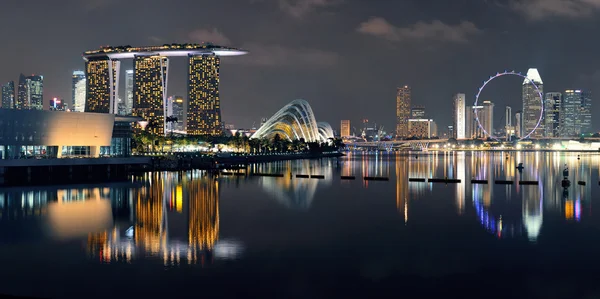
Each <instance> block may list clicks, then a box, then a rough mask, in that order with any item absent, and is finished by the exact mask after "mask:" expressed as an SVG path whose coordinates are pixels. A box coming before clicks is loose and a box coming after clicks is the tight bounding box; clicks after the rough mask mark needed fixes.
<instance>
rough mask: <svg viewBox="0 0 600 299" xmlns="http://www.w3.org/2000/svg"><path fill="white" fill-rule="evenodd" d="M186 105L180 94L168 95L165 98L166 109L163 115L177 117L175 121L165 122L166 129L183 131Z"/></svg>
mask: <svg viewBox="0 0 600 299" xmlns="http://www.w3.org/2000/svg"><path fill="white" fill-rule="evenodd" d="M186 106H187V105H185V101H184V100H183V97H182V96H170V97H169V98H168V99H167V111H166V114H165V115H166V116H167V117H168V116H171V117H175V118H177V121H176V122H170V123H167V129H168V130H169V131H171V130H177V131H183V129H184V128H185V118H186V115H185V114H186V113H185V110H186V109H185V108H186Z"/></svg>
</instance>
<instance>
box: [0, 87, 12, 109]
mask: <svg viewBox="0 0 600 299" xmlns="http://www.w3.org/2000/svg"><path fill="white" fill-rule="evenodd" d="M14 105H15V82H14V81H10V82H8V83H6V84H4V85H2V108H4V109H13V108H14Z"/></svg>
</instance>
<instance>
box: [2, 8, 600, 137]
mask: <svg viewBox="0 0 600 299" xmlns="http://www.w3.org/2000/svg"><path fill="white" fill-rule="evenodd" d="M183 2H185V3H187V6H186V7H188V8H189V9H185V10H182V9H181V7H183V6H185V5H157V4H160V3H165V2H164V1H156V0H150V2H148V7H149V9H150V12H149V13H150V14H156V15H158V14H160V15H163V14H164V13H166V12H168V13H169V14H168V16H167V18H166V19H165V24H175V23H177V22H176V20H179V19H180V18H186V17H187V16H191V15H194V14H192V11H198V9H195V8H198V7H202V10H201V12H200V15H194V18H193V19H195V20H199V19H201V20H202V21H195V22H190V23H189V24H186V25H182V26H180V27H175V26H170V25H167V26H164V24H160V25H159V24H150V25H148V26H147V27H144V28H143V29H142V28H140V27H139V25H135V22H134V21H133V19H135V17H136V16H138V15H141V12H139V11H137V10H135V9H133V8H135V7H136V5H137V4H139V3H140V2H139V1H137V0H134V1H130V2H127V3H123V4H122V6H121V7H120V9H119V10H118V11H117V12H116V14H115V12H112V11H111V10H110V9H109V7H110V6H108V5H107V4H104V3H110V1H109V0H103V1H97V3H99V4H98V5H97V6H90V5H89V4H87V3H72V1H67V0H58V1H55V2H54V3H53V4H52V5H50V4H48V3H41V4H38V5H37V6H36V8H35V9H34V10H26V9H24V8H23V7H22V6H20V5H18V3H17V2H16V1H14V0H8V1H7V3H6V6H7V9H6V10H3V12H0V16H1V17H2V18H0V19H1V20H2V21H0V24H3V26H2V27H4V28H10V27H11V26H10V23H9V20H11V19H12V18H15V17H18V16H22V15H28V16H30V17H31V19H32V20H33V22H32V23H31V24H27V25H26V26H23V27H19V28H17V30H18V32H19V33H16V36H30V35H31V33H32V32H34V30H38V29H37V28H44V34H43V36H42V39H41V40H39V41H35V40H33V39H30V40H23V41H20V40H18V41H17V42H16V44H15V45H16V46H15V47H7V48H4V49H3V50H2V51H3V54H5V55H3V56H4V57H17V59H15V60H14V61H7V62H6V67H4V68H3V69H2V71H1V72H0V80H1V81H0V82H9V81H18V74H19V73H21V72H22V73H25V74H31V73H36V74H43V75H44V76H45V82H44V83H45V86H44V88H45V94H46V95H47V96H48V98H47V99H51V98H53V97H58V98H62V99H65V100H68V99H70V98H71V97H70V94H71V92H72V91H71V88H70V85H71V84H70V82H69V81H70V80H69V77H70V76H71V74H72V72H73V71H74V70H79V69H83V64H82V63H81V60H80V58H81V52H83V51H85V50H87V49H94V48H97V47H98V46H99V45H119V44H136V45H151V44H162V43H172V42H202V41H212V42H214V43H219V42H222V41H225V42H226V43H227V42H228V43H229V44H234V45H239V46H240V47H242V48H244V49H247V50H249V51H250V52H251V53H252V55H250V56H248V57H243V58H241V59H240V60H236V61H230V62H224V63H223V65H222V67H223V69H226V71H225V73H226V75H225V77H224V78H222V81H223V82H226V83H224V84H223V85H222V88H221V93H222V94H221V97H222V101H223V103H222V110H223V116H222V118H223V121H224V122H226V123H234V124H235V125H236V126H237V127H251V125H252V123H253V122H257V120H260V119H261V118H262V117H266V116H265V115H263V114H264V113H263V112H262V109H261V106H269V107H280V106H282V105H283V104H285V103H287V102H289V101H291V100H293V99H296V98H303V99H306V100H308V101H310V102H311V103H314V106H315V107H314V109H315V110H317V111H319V113H320V114H321V115H322V116H323V118H324V120H326V121H328V122H330V123H337V122H339V120H340V119H350V120H352V121H353V122H357V121H359V120H360V119H362V118H368V119H374V120H377V121H378V123H381V124H382V125H384V126H385V127H386V128H388V131H392V130H391V128H392V127H394V126H395V119H394V117H395V116H394V115H393V113H391V111H388V110H387V109H383V108H382V107H387V103H389V96H390V94H392V93H393V92H394V88H396V87H397V86H403V85H404V84H407V85H409V86H411V87H412V88H413V90H414V96H413V101H414V102H419V103H421V104H422V105H424V106H425V107H430V108H432V107H439V108H440V109H442V110H448V111H449V110H450V109H452V103H451V101H450V100H448V98H450V97H451V95H452V94H455V93H457V92H464V93H466V94H467V99H466V100H467V104H470V103H471V102H473V97H474V93H475V91H476V90H477V88H478V87H479V85H480V82H481V80H482V78H486V77H487V76H488V75H489V73H490V72H491V73H494V72H496V71H500V70H503V69H506V68H509V69H516V70H521V71H525V70H527V69H528V68H529V67H532V66H535V67H537V68H538V69H539V70H540V73H541V75H542V76H543V78H544V81H545V83H546V86H548V87H552V88H551V90H550V89H548V91H561V90H562V91H564V90H567V89H574V88H577V89H584V90H590V89H592V88H593V87H594V86H596V85H597V83H598V82H600V76H598V73H600V72H598V70H600V62H596V61H595V60H594V59H593V57H594V54H593V52H592V50H591V49H592V48H593V46H592V47H587V48H586V49H582V50H581V49H580V50H577V51H575V49H563V50H558V49H552V47H544V48H540V47H536V46H535V45H539V44H543V43H544V42H546V41H548V40H549V36H547V35H536V36H531V34H530V33H529V32H525V31H523V30H520V28H522V27H523V26H531V27H532V29H533V30H536V31H537V32H540V31H541V32H552V33H553V35H555V36H554V37H553V40H556V39H558V40H561V39H566V38H569V40H571V39H573V38H577V37H582V38H584V37H585V36H589V34H590V32H591V30H592V29H591V28H595V26H594V24H595V23H596V22H597V21H596V20H594V19H593V18H590V16H593V15H595V14H596V13H598V11H597V10H596V9H595V8H594V7H592V8H590V9H588V10H587V12H588V13H589V14H587V13H586V14H583V15H582V17H581V18H577V17H574V15H573V14H568V13H561V11H560V10H557V11H556V12H555V14H556V15H555V17H554V18H548V17H547V11H546V10H543V9H538V10H537V11H539V15H535V16H534V15H530V14H529V13H528V12H525V11H524V10H520V9H517V8H516V7H512V6H507V5H497V4H495V3H477V4H474V3H468V4H466V3H460V4H453V5H450V4H449V3H445V2H442V1H427V3H417V2H415V3H371V4H369V5H368V6H367V4H365V3H361V2H358V1H325V2H324V3H327V4H321V5H319V4H317V5H310V4H308V5H307V6H304V5H301V4H297V5H296V4H294V5H290V6H279V5H277V4H276V3H271V1H241V2H240V1H236V2H233V1H229V0H226V1H221V2H219V3H210V4H206V5H200V4H196V3H194V2H191V1H183ZM273 2H275V1H273ZM299 2H304V1H299ZM307 2H308V1H307ZM330 2H339V3H335V4H329V3H330ZM501 2H506V1H501ZM530 2H531V3H533V4H532V6H535V5H536V2H534V1H530ZM136 3H137V4H136ZM185 3H182V4H185ZM233 3H235V7H236V8H237V9H236V11H234V12H233V13H231V18H232V19H229V17H227V18H221V17H217V15H219V12H226V11H229V10H228V9H227V8H228V7H231V5H232V4H233ZM103 4H104V5H103ZM431 5H434V6H435V7H436V8H439V9H436V10H435V11H433V12H431V13H430V14H429V15H428V16H424V15H422V14H420V15H419V14H415V12H419V11H431V10H430V9H428V8H427V7H430V6H431ZM585 5H586V4H580V5H579V6H580V7H585ZM50 7H52V8H53V9H54V10H53V11H56V13H55V14H53V16H52V18H50V16H49V15H47V14H46V13H45V12H47V11H48V9H49V8H50ZM159 7H160V9H158V8H159ZM366 7H369V11H370V13H366V12H364V11H365V8H366ZM66 11H71V13H68V14H67V13H66ZM244 11H252V12H253V14H255V15H256V14H260V15H262V16H263V17H261V22H248V21H251V20H253V19H252V16H251V14H247V13H245V12H244ZM391 11H401V12H402V13H401V15H394V14H391V13H390V12H391ZM531 11H535V10H534V9H532V10H531ZM580 11H583V10H577V11H576V12H577V13H579V12H580ZM9 12H10V13H9ZM108 15H112V16H113V17H115V18H119V17H122V20H123V21H122V22H120V23H119V24H118V25H117V24H115V25H110V26H105V27H99V26H92V24H95V23H98V22H101V21H100V20H103V19H105V18H106V16H108ZM171 15H179V17H177V18H175V17H174V16H173V17H172V16H171ZM228 15H229V13H228ZM576 15H577V14H575V16H576ZM125 16H127V17H125ZM372 16H374V17H373V18H371V17H372ZM198 17H200V18H198ZM237 18H239V19H240V21H246V23H247V25H244V26H239V22H240V21H235V22H234V21H233V20H234V19H237ZM169 20H171V21H172V22H170V21H169ZM462 21H464V24H463V23H461V22H462ZM271 22H277V24H278V28H276V29H274V28H273V29H270V28H268V27H265V26H263V25H261V24H268V23H271ZM73 23H81V25H80V26H77V28H75V31H73V28H72V24H73ZM333 23H336V24H339V25H336V26H332V25H331V24H333ZM417 24H423V26H416V25H417ZM435 24H439V28H440V29H437V31H436V30H434V28H436V27H435V26H434V25H435ZM123 28H129V29H128V30H123ZM312 28H324V29H323V30H319V32H318V34H313V33H314V31H315V30H313V29H312ZM378 28H379V29H380V30H379V31H377V30H376V29H378ZM565 28H577V30H568V31H567V30H565ZM404 29H406V30H404ZM45 30H47V31H48V32H47V33H46V31H45ZM444 30H446V31H444ZM67 31H68V32H71V33H70V34H75V35H77V36H80V37H82V38H80V39H72V38H70V36H71V35H67V34H63V33H62V32H67ZM100 32H102V34H100ZM406 32H408V33H410V32H414V34H408V33H406ZM417 33H418V34H417ZM451 33H456V34H451ZM291 36H294V38H293V39H292V38H290V37H291ZM330 36H336V39H333V40H332V39H330V38H329V37H330ZM337 36H340V37H339V38H338V37H337ZM437 36H444V37H442V38H436V37H437ZM330 40H331V41H330ZM157 41H158V43H157ZM492 41H494V42H492ZM38 43H39V44H49V43H59V44H61V47H58V48H56V49H52V48H48V49H44V51H40V49H39V47H37V46H36V44H38ZM357 44H358V45H360V44H369V45H370V47H369V48H370V49H369V52H371V55H366V54H367V52H366V51H367V50H366V49H364V48H363V47H362V46H359V47H356V46H353V45H357ZM523 49H534V51H523ZM582 51H583V52H582ZM524 52H525V53H524ZM357 56H358V57H364V59H361V61H358V62H355V63H350V62H351V61H355V58H356V57H357ZM21 57H22V58H21ZM26 57H28V58H26ZM564 59H568V60H569V63H568V64H565V63H564V62H563V61H564ZM472 61H477V63H473V62H472ZM350 65H352V71H350ZM374 65H377V66H378V69H379V70H378V71H375V70H374V69H372V66H374ZM172 67H173V70H174V73H177V75H174V76H173V77H172V78H171V81H170V82H171V84H170V85H171V90H172V91H173V92H172V93H170V94H169V96H170V95H174V94H185V91H186V82H185V75H184V74H185V72H186V70H185V65H183V63H180V64H179V65H175V64H174V65H173V66H172ZM459 67H460V69H461V72H460V74H461V75H460V76H453V75H452V74H453V72H454V71H453V70H455V69H458V68H459ZM315 71H316V72H317V73H318V74H319V75H314V74H315ZM357 72H360V73H361V74H362V75H361V76H360V80H359V78H358V77H357V76H354V75H352V74H355V73H357ZM359 82H360V83H359ZM432 84H434V86H435V88H429V87H430V86H431V85H432ZM516 85H518V84H515V86H514V87H511V88H515V89H516V90H518V89H519V86H516ZM307 86H312V87H311V88H307ZM340 86H347V88H339V87H340ZM364 86H372V87H374V88H366V87H364ZM511 86H512V85H511ZM592 92H593V89H592ZM121 94H122V93H121ZM501 96H502V94H500V95H499V97H501ZM123 99H124V98H123ZM364 99H369V100H368V101H365V100H364ZM490 100H491V101H492V102H494V103H497V105H510V106H512V107H514V110H520V109H517V108H516V105H514V104H505V103H503V101H502V98H498V99H496V98H491V99H490ZM245 101H252V102H260V103H264V105H257V107H250V108H247V109H241V108H240V106H242V104H243V103H245ZM345 103H352V105H348V106H349V107H353V108H352V109H350V108H347V109H340V107H341V106H344V105H345ZM592 109H594V111H600V110H597V109H600V107H593V108H592ZM431 113H432V114H433V113H434V111H431ZM596 114H597V113H596ZM431 117H432V118H434V119H436V121H437V122H438V123H439V124H440V125H444V126H445V125H446V124H450V123H451V122H452V119H451V115H449V114H448V115H446V114H441V115H436V114H434V115H431ZM594 130H598V125H595V127H594Z"/></svg>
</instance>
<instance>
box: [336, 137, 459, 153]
mask: <svg viewBox="0 0 600 299" xmlns="http://www.w3.org/2000/svg"><path fill="white" fill-rule="evenodd" d="M447 142H448V139H426V140H390V141H376V142H348V143H346V147H348V148H349V149H358V148H369V149H378V150H385V151H391V150H392V149H394V148H399V147H402V146H410V147H411V148H412V149H413V150H426V149H427V148H429V144H432V143H437V144H441V143H447Z"/></svg>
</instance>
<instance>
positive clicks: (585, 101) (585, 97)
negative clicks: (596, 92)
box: [579, 91, 593, 134]
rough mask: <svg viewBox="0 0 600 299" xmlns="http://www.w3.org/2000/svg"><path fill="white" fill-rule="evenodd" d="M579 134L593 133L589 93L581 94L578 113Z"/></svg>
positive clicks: (583, 92) (590, 96)
mask: <svg viewBox="0 0 600 299" xmlns="http://www.w3.org/2000/svg"><path fill="white" fill-rule="evenodd" d="M579 117H580V122H581V130H580V133H581V134H589V133H593V131H592V95H591V92H590V91H582V92H581V107H580V112H579Z"/></svg>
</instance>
